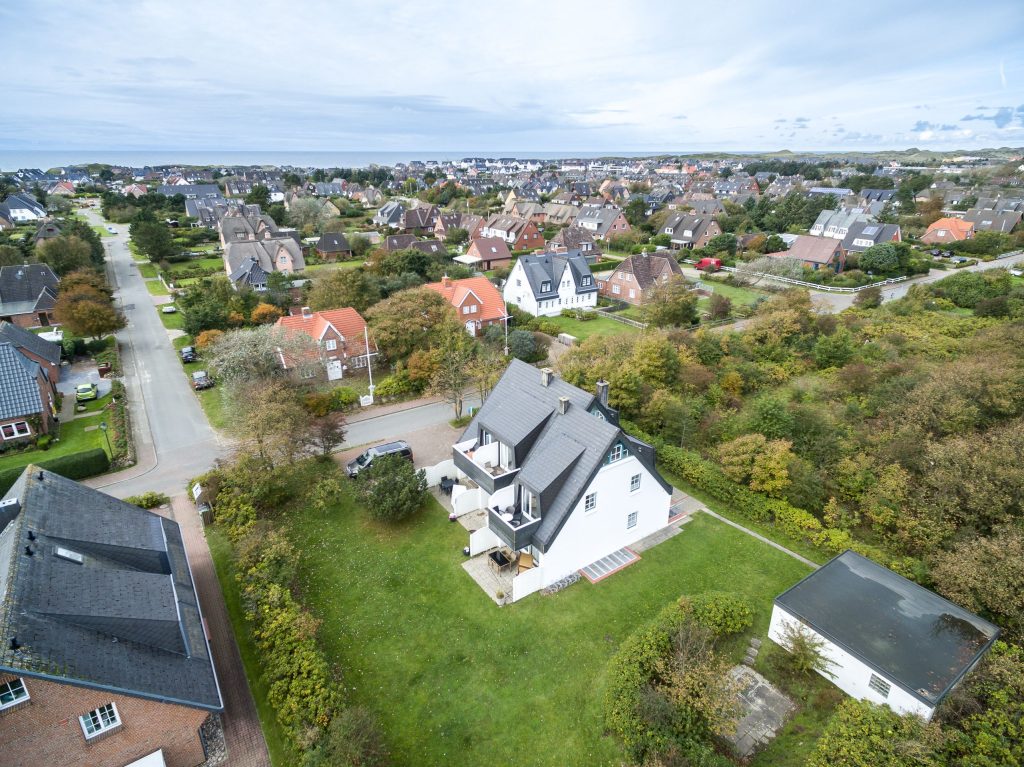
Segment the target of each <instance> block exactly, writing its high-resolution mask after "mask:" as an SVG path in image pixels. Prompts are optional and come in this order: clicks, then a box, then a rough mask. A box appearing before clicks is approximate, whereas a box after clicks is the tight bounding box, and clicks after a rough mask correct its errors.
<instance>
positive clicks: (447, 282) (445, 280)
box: [441, 274, 452, 288]
mask: <svg viewBox="0 0 1024 767" xmlns="http://www.w3.org/2000/svg"><path fill="white" fill-rule="evenodd" d="M441 285H442V287H445V288H450V287H451V286H452V280H451V278H450V277H449V276H448V275H447V274H446V275H445V276H444V277H442V278H441Z"/></svg>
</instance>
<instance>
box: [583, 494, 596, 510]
mask: <svg viewBox="0 0 1024 767" xmlns="http://www.w3.org/2000/svg"><path fill="white" fill-rule="evenodd" d="M596 508H597V493H588V494H587V497H586V499H584V501H583V510H584V511H593V510H594V509H596Z"/></svg>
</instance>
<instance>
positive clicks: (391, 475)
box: [356, 455, 427, 522]
mask: <svg viewBox="0 0 1024 767" xmlns="http://www.w3.org/2000/svg"><path fill="white" fill-rule="evenodd" d="M356 492H357V493H358V494H359V498H360V500H361V501H362V503H363V506H365V507H366V509H367V510H368V511H369V512H370V516H372V517H373V518H374V519H376V520H379V521H381V522H399V521H401V520H403V519H405V518H406V517H409V516H411V515H412V514H414V513H415V512H416V511H417V510H419V508H420V506H421V505H422V504H423V499H424V498H425V497H426V494H427V475H426V473H425V472H424V471H423V470H422V469H420V470H419V471H417V470H416V468H415V467H414V466H413V465H412V463H411V462H410V461H407V460H406V459H405V458H402V457H401V456H397V455H388V456H384V457H383V458H378V459H377V460H375V461H374V462H373V463H372V464H370V468H368V469H364V470H363V471H361V472H359V476H358V478H357V480H356Z"/></svg>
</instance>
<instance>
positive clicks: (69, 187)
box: [46, 181, 76, 197]
mask: <svg viewBox="0 0 1024 767" xmlns="http://www.w3.org/2000/svg"><path fill="white" fill-rule="evenodd" d="M75 193H76V190H75V185H74V184H72V183H71V182H70V181H54V182H53V183H52V184H50V186H49V187H48V188H47V190H46V194H47V196H50V195H56V196H57V197H74V196H75Z"/></svg>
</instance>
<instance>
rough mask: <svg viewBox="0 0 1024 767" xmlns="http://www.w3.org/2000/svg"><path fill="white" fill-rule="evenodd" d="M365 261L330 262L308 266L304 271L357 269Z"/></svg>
mask: <svg viewBox="0 0 1024 767" xmlns="http://www.w3.org/2000/svg"><path fill="white" fill-rule="evenodd" d="M364 263H365V261H362V260H360V259H356V260H355V261H330V262H328V263H325V264H307V265H306V268H305V270H304V271H306V272H314V273H315V272H333V271H336V270H338V269H357V268H358V267H360V266H362V265H363V264H364Z"/></svg>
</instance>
